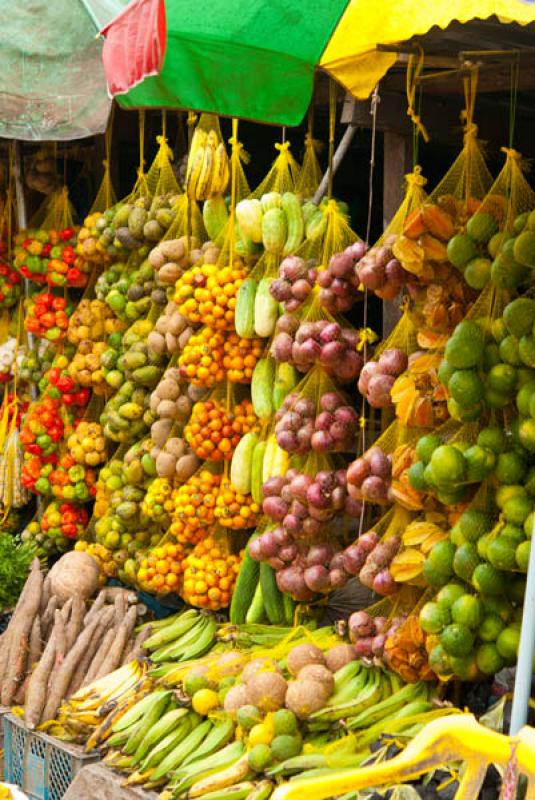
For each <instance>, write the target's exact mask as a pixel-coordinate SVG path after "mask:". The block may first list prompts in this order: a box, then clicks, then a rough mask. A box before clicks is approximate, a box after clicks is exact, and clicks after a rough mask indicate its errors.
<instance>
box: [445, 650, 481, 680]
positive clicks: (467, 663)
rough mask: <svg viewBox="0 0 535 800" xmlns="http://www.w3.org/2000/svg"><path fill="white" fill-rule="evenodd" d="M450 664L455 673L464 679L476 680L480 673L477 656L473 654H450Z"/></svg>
mask: <svg viewBox="0 0 535 800" xmlns="http://www.w3.org/2000/svg"><path fill="white" fill-rule="evenodd" d="M450 664H451V668H452V670H453V674H454V675H455V676H456V677H457V678H459V679H460V680H462V681H474V680H475V679H476V678H477V676H478V674H479V670H478V668H477V663H476V659H475V656H474V655H472V654H470V655H468V656H450Z"/></svg>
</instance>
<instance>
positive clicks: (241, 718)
mask: <svg viewBox="0 0 535 800" xmlns="http://www.w3.org/2000/svg"><path fill="white" fill-rule="evenodd" d="M236 722H237V723H238V725H240V727H242V728H243V730H244V731H250V730H251V728H252V727H253V726H254V725H258V724H259V723H260V722H262V714H261V713H260V711H259V710H258V709H257V707H256V706H253V705H246V706H241V707H240V708H238V710H237V711H236Z"/></svg>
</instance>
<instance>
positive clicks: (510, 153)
mask: <svg viewBox="0 0 535 800" xmlns="http://www.w3.org/2000/svg"><path fill="white" fill-rule="evenodd" d="M500 153H505V156H506V158H511V159H512V160H513V161H521V160H522V154H521V153H519V152H518V150H515V149H514V148H513V147H500Z"/></svg>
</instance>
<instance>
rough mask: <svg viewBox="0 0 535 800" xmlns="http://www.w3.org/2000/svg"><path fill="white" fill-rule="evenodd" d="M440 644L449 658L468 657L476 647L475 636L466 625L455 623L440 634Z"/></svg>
mask: <svg viewBox="0 0 535 800" xmlns="http://www.w3.org/2000/svg"><path fill="white" fill-rule="evenodd" d="M440 644H441V645H442V647H443V648H444V650H445V651H446V653H447V654H448V655H449V656H467V655H469V653H470V652H471V651H472V648H473V646H474V634H473V633H472V631H471V630H470V629H469V628H467V627H466V625H459V624H458V623H456V622H454V623H452V624H451V625H448V626H447V627H446V628H444V630H443V631H442V633H441V634H440Z"/></svg>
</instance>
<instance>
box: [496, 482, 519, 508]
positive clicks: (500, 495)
mask: <svg viewBox="0 0 535 800" xmlns="http://www.w3.org/2000/svg"><path fill="white" fill-rule="evenodd" d="M526 496H527V495H526V490H525V489H524V487H523V486H517V485H511V486H507V485H504V486H498V488H497V489H496V494H495V500H496V505H497V506H498V508H499V509H500V511H503V507H504V505H505V504H506V503H507V501H508V500H510V499H511V498H512V497H526Z"/></svg>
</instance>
